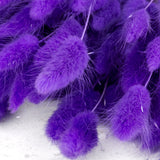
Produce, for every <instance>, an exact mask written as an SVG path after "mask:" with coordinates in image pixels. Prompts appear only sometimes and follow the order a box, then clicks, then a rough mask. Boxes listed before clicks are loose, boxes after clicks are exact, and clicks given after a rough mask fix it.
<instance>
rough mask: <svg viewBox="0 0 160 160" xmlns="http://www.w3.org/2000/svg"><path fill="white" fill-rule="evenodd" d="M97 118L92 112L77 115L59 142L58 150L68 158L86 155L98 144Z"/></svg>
mask: <svg viewBox="0 0 160 160" xmlns="http://www.w3.org/2000/svg"><path fill="white" fill-rule="evenodd" d="M96 128H97V117H96V115H95V114H94V113H92V112H83V113H80V114H78V115H77V116H76V117H75V118H73V120H72V121H71V124H70V127H69V129H67V130H66V132H65V133H64V134H63V136H62V138H61V140H60V144H59V147H60V150H61V152H62V154H64V155H65V156H66V157H68V158H71V159H72V158H77V157H78V156H81V155H84V154H86V153H88V152H89V151H90V150H91V149H92V148H94V147H95V146H96V145H97V143H98V135H97V130H96Z"/></svg>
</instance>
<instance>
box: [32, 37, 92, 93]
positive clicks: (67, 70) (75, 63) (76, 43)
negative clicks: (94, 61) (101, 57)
mask: <svg viewBox="0 0 160 160" xmlns="http://www.w3.org/2000/svg"><path fill="white" fill-rule="evenodd" d="M88 61H89V56H88V54H87V47H86V45H85V44H84V42H83V41H81V39H80V38H78V37H76V36H70V37H69V38H67V39H66V40H65V41H64V43H63V45H62V46H61V47H60V48H59V50H58V51H57V53H56V54H54V55H53V57H52V59H51V61H50V62H49V63H48V64H47V65H46V67H44V69H43V70H42V72H41V73H40V74H39V75H38V77H37V79H36V81H35V88H36V89H37V91H38V93H40V94H48V93H51V92H54V91H56V90H59V89H61V88H64V87H66V86H67V85H68V84H69V83H71V82H73V81H74V80H75V79H76V78H79V77H80V76H82V75H83V73H84V70H85V69H86V67H87V65H88Z"/></svg>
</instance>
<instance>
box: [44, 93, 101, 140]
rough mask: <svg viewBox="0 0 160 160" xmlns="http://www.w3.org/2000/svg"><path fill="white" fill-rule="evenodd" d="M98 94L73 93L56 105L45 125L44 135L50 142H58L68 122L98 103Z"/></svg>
mask: <svg viewBox="0 0 160 160" xmlns="http://www.w3.org/2000/svg"><path fill="white" fill-rule="evenodd" d="M99 97H100V94H99V93H98V92H92V91H91V90H90V91H87V90H85V91H84V93H78V92H75V93H73V94H70V95H67V96H66V97H64V98H63V99H62V101H61V103H60V104H59V105H58V107H59V108H58V109H57V110H56V111H55V112H54V113H53V115H52V116H51V117H50V119H49V120H48V123H47V127H46V134H47V136H48V137H49V138H50V139H51V140H60V138H61V136H62V135H63V133H64V131H65V130H66V129H67V128H68V126H69V123H70V120H71V119H72V118H73V117H74V116H76V115H77V114H78V113H80V112H84V111H90V110H92V109H93V108H94V106H95V105H96V103H97V102H98V100H99Z"/></svg>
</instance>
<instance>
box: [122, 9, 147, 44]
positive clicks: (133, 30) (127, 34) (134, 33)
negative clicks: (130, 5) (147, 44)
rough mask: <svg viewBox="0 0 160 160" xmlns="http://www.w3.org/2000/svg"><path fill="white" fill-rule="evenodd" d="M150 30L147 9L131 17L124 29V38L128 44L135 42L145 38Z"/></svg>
mask: <svg viewBox="0 0 160 160" xmlns="http://www.w3.org/2000/svg"><path fill="white" fill-rule="evenodd" d="M149 28H150V16H149V14H148V13H147V11H146V10H145V9H140V10H137V11H135V12H134V13H132V14H131V15H129V17H128V18H127V20H126V22H125V24H124V26H123V29H122V36H124V41H125V42H127V43H131V42H134V41H136V40H138V39H139V38H140V37H142V36H145V35H146V34H147V32H148V30H149Z"/></svg>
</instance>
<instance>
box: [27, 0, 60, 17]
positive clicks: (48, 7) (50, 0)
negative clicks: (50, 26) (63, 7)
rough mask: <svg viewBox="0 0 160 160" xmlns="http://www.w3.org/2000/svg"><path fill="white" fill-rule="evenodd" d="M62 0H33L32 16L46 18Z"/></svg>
mask: <svg viewBox="0 0 160 160" xmlns="http://www.w3.org/2000/svg"><path fill="white" fill-rule="evenodd" d="M59 1H60V0H33V2H32V4H31V10H30V16H31V18H32V19H34V20H44V18H46V17H47V16H48V15H50V14H51V13H52V12H53V10H54V9H55V8H56V6H57V4H58V3H59Z"/></svg>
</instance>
